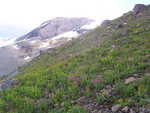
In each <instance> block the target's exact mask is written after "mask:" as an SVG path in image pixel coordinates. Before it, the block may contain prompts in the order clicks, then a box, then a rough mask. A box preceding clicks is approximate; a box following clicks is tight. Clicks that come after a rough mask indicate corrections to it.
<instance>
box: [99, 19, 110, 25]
mask: <svg viewBox="0 0 150 113" xmlns="http://www.w3.org/2000/svg"><path fill="white" fill-rule="evenodd" d="M109 23H110V20H104V21H103V22H102V23H101V26H106V25H108V24H109Z"/></svg>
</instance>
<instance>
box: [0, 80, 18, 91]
mask: <svg viewBox="0 0 150 113" xmlns="http://www.w3.org/2000/svg"><path fill="white" fill-rule="evenodd" d="M16 84H18V81H17V80H6V81H4V82H3V83H2V84H1V85H0V89H1V90H5V89H7V88H11V87H12V86H13V85H16Z"/></svg>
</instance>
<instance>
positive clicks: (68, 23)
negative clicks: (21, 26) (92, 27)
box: [18, 17, 93, 40]
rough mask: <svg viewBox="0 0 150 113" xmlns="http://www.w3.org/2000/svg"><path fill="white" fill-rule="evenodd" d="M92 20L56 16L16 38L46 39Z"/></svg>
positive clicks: (77, 27)
mask: <svg viewBox="0 0 150 113" xmlns="http://www.w3.org/2000/svg"><path fill="white" fill-rule="evenodd" d="M92 21H93V20H91V19H87V18H64V17H57V18H54V19H52V20H48V21H46V22H44V23H42V24H41V25H40V26H39V27H38V28H36V29H34V30H32V31H31V32H29V33H28V34H26V35H24V36H22V37H20V38H19V39H18V40H24V39H31V38H41V39H47V38H52V37H54V36H57V35H60V34H62V33H65V32H68V31H71V30H73V31H78V29H80V27H82V26H83V25H86V24H89V23H91V22H92Z"/></svg>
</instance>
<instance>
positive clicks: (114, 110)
mask: <svg viewBox="0 0 150 113" xmlns="http://www.w3.org/2000/svg"><path fill="white" fill-rule="evenodd" d="M120 108H121V105H119V104H118V105H114V106H112V108H111V110H112V112H117V111H119V110H120Z"/></svg>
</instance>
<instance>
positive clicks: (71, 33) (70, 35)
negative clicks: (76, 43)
mask: <svg viewBox="0 0 150 113" xmlns="http://www.w3.org/2000/svg"><path fill="white" fill-rule="evenodd" d="M77 36H79V34H78V33H77V32H76V31H69V32H66V33H63V34H60V35H58V36H56V37H53V38H52V40H58V39H60V38H73V37H77Z"/></svg>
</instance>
